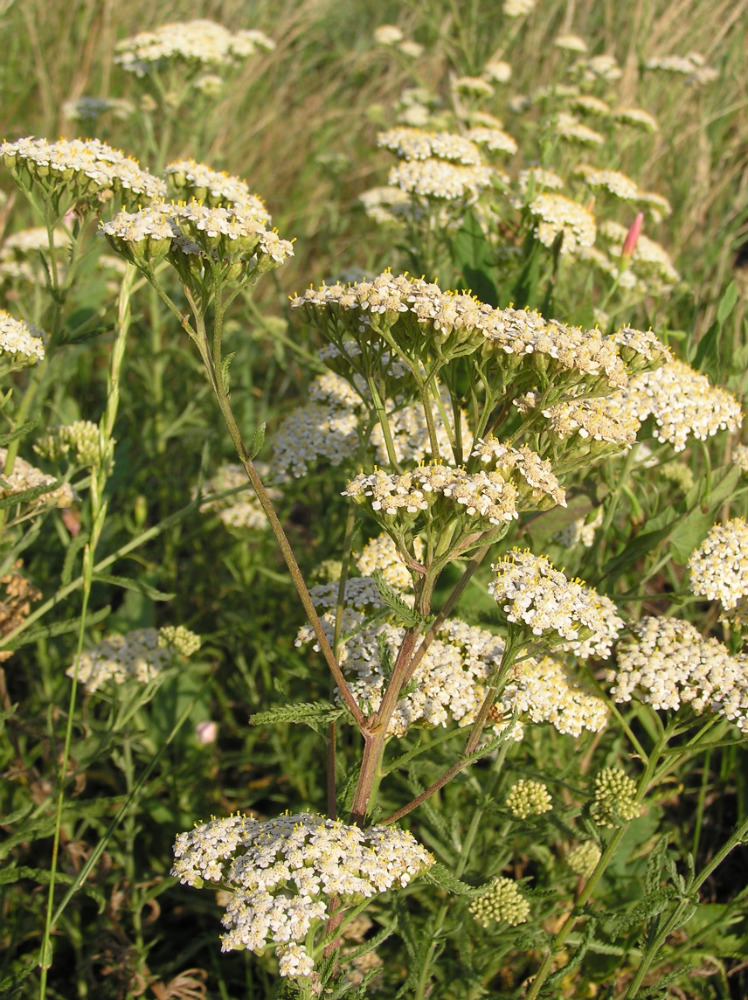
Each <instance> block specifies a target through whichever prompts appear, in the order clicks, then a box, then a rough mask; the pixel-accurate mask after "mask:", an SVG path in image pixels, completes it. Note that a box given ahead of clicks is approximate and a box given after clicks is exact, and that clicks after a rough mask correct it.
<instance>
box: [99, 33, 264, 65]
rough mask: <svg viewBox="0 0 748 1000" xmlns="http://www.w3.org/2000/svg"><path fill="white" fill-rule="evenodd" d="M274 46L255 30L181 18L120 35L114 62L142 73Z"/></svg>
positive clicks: (229, 60)
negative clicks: (153, 29) (150, 28)
mask: <svg viewBox="0 0 748 1000" xmlns="http://www.w3.org/2000/svg"><path fill="white" fill-rule="evenodd" d="M274 48H275V42H273V41H272V39H270V38H269V37H268V36H267V35H266V34H264V32H262V31H258V30H257V29H244V30H240V31H229V30H228V29H227V28H224V27H223V25H221V24H216V23H215V21H207V20H196V21H181V22H174V23H169V24H162V25H161V26H160V27H159V28H156V30H155V31H142V32H140V34H137V35H133V36H132V37H130V38H124V39H123V40H122V41H121V42H118V43H117V48H116V53H117V54H116V55H115V57H114V61H115V62H116V63H119V65H120V66H121V67H122V68H123V69H124V70H127V72H128V73H134V74H135V75H136V76H145V75H146V74H149V73H153V72H155V71H157V70H159V69H162V68H164V66H166V65H168V64H169V63H170V62H172V63H187V64H191V65H193V66H197V67H203V66H221V65H233V64H234V63H236V62H237V61H239V60H241V59H246V58H247V57H248V56H252V55H254V54H255V53H256V52H258V51H266V52H268V51H271V50H272V49H274Z"/></svg>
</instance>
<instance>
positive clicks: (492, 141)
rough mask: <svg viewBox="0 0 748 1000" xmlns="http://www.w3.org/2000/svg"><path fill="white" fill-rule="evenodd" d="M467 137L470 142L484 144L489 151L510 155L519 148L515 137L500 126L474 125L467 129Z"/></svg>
mask: <svg viewBox="0 0 748 1000" xmlns="http://www.w3.org/2000/svg"><path fill="white" fill-rule="evenodd" d="M467 137H468V139H470V141H471V142H474V143H476V144H477V145H479V146H485V147H486V149H487V150H489V152H491V153H508V154H509V155H510V156H514V154H515V153H516V152H517V150H518V149H519V146H518V145H517V141H516V139H513V138H512V137H511V136H510V135H509V134H508V133H507V132H504V131H503V129H500V128H486V127H485V126H484V125H475V126H474V127H473V128H471V129H469V130H468V133H467Z"/></svg>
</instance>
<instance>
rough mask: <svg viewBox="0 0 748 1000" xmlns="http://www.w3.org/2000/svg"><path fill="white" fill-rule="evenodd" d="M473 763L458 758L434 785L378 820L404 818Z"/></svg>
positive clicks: (387, 821) (394, 821)
mask: <svg viewBox="0 0 748 1000" xmlns="http://www.w3.org/2000/svg"><path fill="white" fill-rule="evenodd" d="M472 763H474V761H471V760H458V761H457V762H456V763H454V764H453V765H452V766H451V767H450V769H449V770H448V771H445V772H444V774H443V775H442V776H441V778H439V779H438V780H437V781H435V782H434V784H433V785H429V787H428V788H427V789H426V790H425V791H423V792H421V794H420V795H416V797H415V798H414V799H411V801H410V802H408V804H407V805H404V806H402V807H401V808H400V809H398V810H396V811H395V812H393V813H390V815H389V816H388V817H387V818H386V819H380V820H378V822H379V823H382V824H385V823H396V822H397V821H398V820H399V819H402V818H403V816H407V815H408V813H409V812H412V811H413V810H414V809H416V808H418V806H420V804H421V803H422V802H425V801H426V799H428V798H430V797H431V796H432V795H433V794H434V793H435V792H438V791H439V789H440V788H443V787H444V786H445V785H446V784H447V782H449V781H451V780H452V778H454V776H455V775H456V774H459V773H460V771H462V770H464V769H465V768H466V767H468V766H469V765H470V764H472Z"/></svg>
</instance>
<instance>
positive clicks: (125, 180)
mask: <svg viewBox="0 0 748 1000" xmlns="http://www.w3.org/2000/svg"><path fill="white" fill-rule="evenodd" d="M0 157H2V160H3V162H4V164H5V166H6V167H7V168H8V170H10V171H11V173H13V175H14V177H16V178H17V180H18V181H19V183H21V184H22V185H23V186H30V185H31V184H37V185H39V186H40V187H41V188H42V190H43V191H44V192H45V193H46V194H47V195H48V196H49V197H50V198H51V199H53V200H54V199H56V198H58V197H59V196H60V195H61V193H62V192H64V191H66V192H67V193H68V196H69V198H70V200H71V202H75V201H77V200H81V199H86V198H90V197H91V196H92V195H102V194H104V193H105V192H108V191H113V192H114V193H115V194H117V195H119V196H120V197H121V198H122V201H123V202H124V203H125V204H138V203H142V202H144V201H150V200H152V199H154V198H164V197H165V196H166V184H165V183H164V181H162V180H161V178H159V177H154V176H153V174H149V173H148V171H147V170H143V169H142V168H141V167H140V165H139V163H138V161H137V160H135V159H133V157H131V156H126V155H125V154H124V153H123V152H121V151H120V150H118V149H113V148H112V147H111V146H108V145H107V144H106V143H104V142H101V141H100V140H98V139H87V140H85V141H84V140H82V139H59V140H58V141H57V142H48V141H47V140H46V139H35V138H33V137H28V138H24V139H16V140H15V142H3V143H0Z"/></svg>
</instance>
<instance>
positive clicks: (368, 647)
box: [296, 548, 608, 740]
mask: <svg viewBox="0 0 748 1000" xmlns="http://www.w3.org/2000/svg"><path fill="white" fill-rule="evenodd" d="M416 554H417V548H416ZM310 593H311V596H312V599H313V601H314V603H315V605H316V606H317V607H319V608H320V609H322V610H323V615H322V626H323V628H324V630H325V633H326V634H327V635H328V637H329V638H330V639H332V636H333V634H334V631H335V612H334V609H335V606H336V604H337V594H338V585H337V584H329V585H326V586H324V587H322V586H320V587H314V588H312V590H311V591H310ZM404 596H406V597H407V596H408V595H404ZM406 603H409V602H408V601H407V600H406ZM384 607H385V605H384V602H383V601H382V598H381V595H380V593H379V588H378V587H377V585H376V582H375V581H374V580H371V579H367V578H366V577H361V578H360V579H359V578H353V579H350V580H348V582H347V585H346V590H345V603H344V608H343V617H342V630H343V633H344V634H349V635H350V638H348V639H346V640H345V642H344V643H343V645H342V646H341V649H340V662H341V666H342V668H343V670H344V672H345V674H346V678H347V680H348V683H349V686H350V688H351V690H352V691H353V693H354V696H355V697H356V700H357V701H358V703H359V704H360V705H361V706H362V707H363V708H364V709H365V710H366V711H371V712H375V711H377V710H378V708H379V706H380V704H381V701H382V697H383V695H384V690H385V688H386V686H387V683H388V680H389V674H388V670H387V665H386V662H383V658H382V648H383V644H384V646H386V648H387V649H388V650H389V653H390V654H391V656H392V657H395V656H396V655H397V650H398V649H399V648H400V645H401V643H402V641H403V637H404V635H405V629H404V628H403V627H402V626H401V625H393V624H391V623H390V622H388V621H382V620H381V612H382V611H383V609H384ZM375 614H378V618H377V620H376V621H373V622H369V623H367V622H366V618H367V617H369V618H371V616H372V615H375ZM305 643H312V644H313V648H314V649H317V648H318V647H317V644H316V642H315V638H314V633H313V632H312V630H311V628H310V626H304V627H303V628H302V629H301V630H300V631H299V634H298V637H297V640H296V645H297V646H299V645H302V644H305ZM504 649H505V643H504V640H503V639H502V638H501V637H500V636H497V635H495V634H494V633H492V632H488V631H487V630H486V629H481V628H478V627H477V626H474V625H468V624H467V623H465V622H463V621H460V620H459V619H448V620H447V621H446V622H444V624H443V626H442V627H441V628H440V629H439V632H438V633H437V635H436V638H435V640H434V641H433V642H432V644H431V646H430V647H429V649H428V651H427V652H426V654H425V656H424V657H423V659H422V661H421V663H420V664H419V665H418V667H417V669H416V671H415V673H414V674H413V678H412V682H411V683H410V684H409V685H408V687H407V689H406V691H405V692H404V693H403V694H401V697H400V700H399V702H398V704H397V706H396V708H395V711H394V712H393V714H392V717H391V719H390V722H389V725H388V730H387V734H388V736H395V737H402V736H404V735H405V734H406V733H407V732H408V730H409V729H410V728H411V726H414V725H421V726H428V727H433V726H448V725H452V724H456V725H458V726H460V727H466V726H470V725H472V724H473V723H474V722H475V720H476V718H477V717H478V713H479V711H480V708H481V706H482V704H483V702H484V700H485V697H486V694H487V691H488V688H487V685H488V683H489V681H490V679H491V678H492V677H493V676H495V674H496V671H497V670H498V668H499V666H500V663H501V658H502V655H503V653H504ZM336 697H337V695H336ZM607 719H608V712H607V708H606V706H605V702H604V701H603V699H602V698H600V697H599V696H598V695H596V694H595V693H594V692H592V691H591V690H590V689H589V688H588V687H587V686H586V685H584V684H583V683H581V682H580V681H579V679H578V678H577V677H576V676H575V675H574V672H573V671H571V670H569V669H567V668H566V667H565V666H564V665H563V664H562V663H560V662H559V661H557V660H552V659H551V658H550V657H543V659H542V660H539V661H538V660H535V659H533V658H532V657H528V658H526V659H525V660H523V661H521V662H517V663H515V664H514V666H513V667H512V669H511V672H510V676H509V678H508V681H507V683H506V686H505V687H504V689H503V691H502V693H501V695H500V697H499V699H498V701H497V702H495V703H494V706H493V708H492V712H491V715H490V716H489V724H490V726H491V727H492V728H493V729H494V731H495V732H496V733H506V735H507V738H510V739H514V740H520V739H522V735H523V726H524V723H525V721H528V722H531V723H534V724H542V723H550V724H551V725H552V726H554V728H555V729H556V730H557V731H558V732H559V733H563V734H566V735H571V736H579V734H580V733H581V732H582V731H583V730H585V729H586V730H590V731H592V732H598V731H599V730H601V729H602V728H604V726H605V725H606V723H607Z"/></svg>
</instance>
